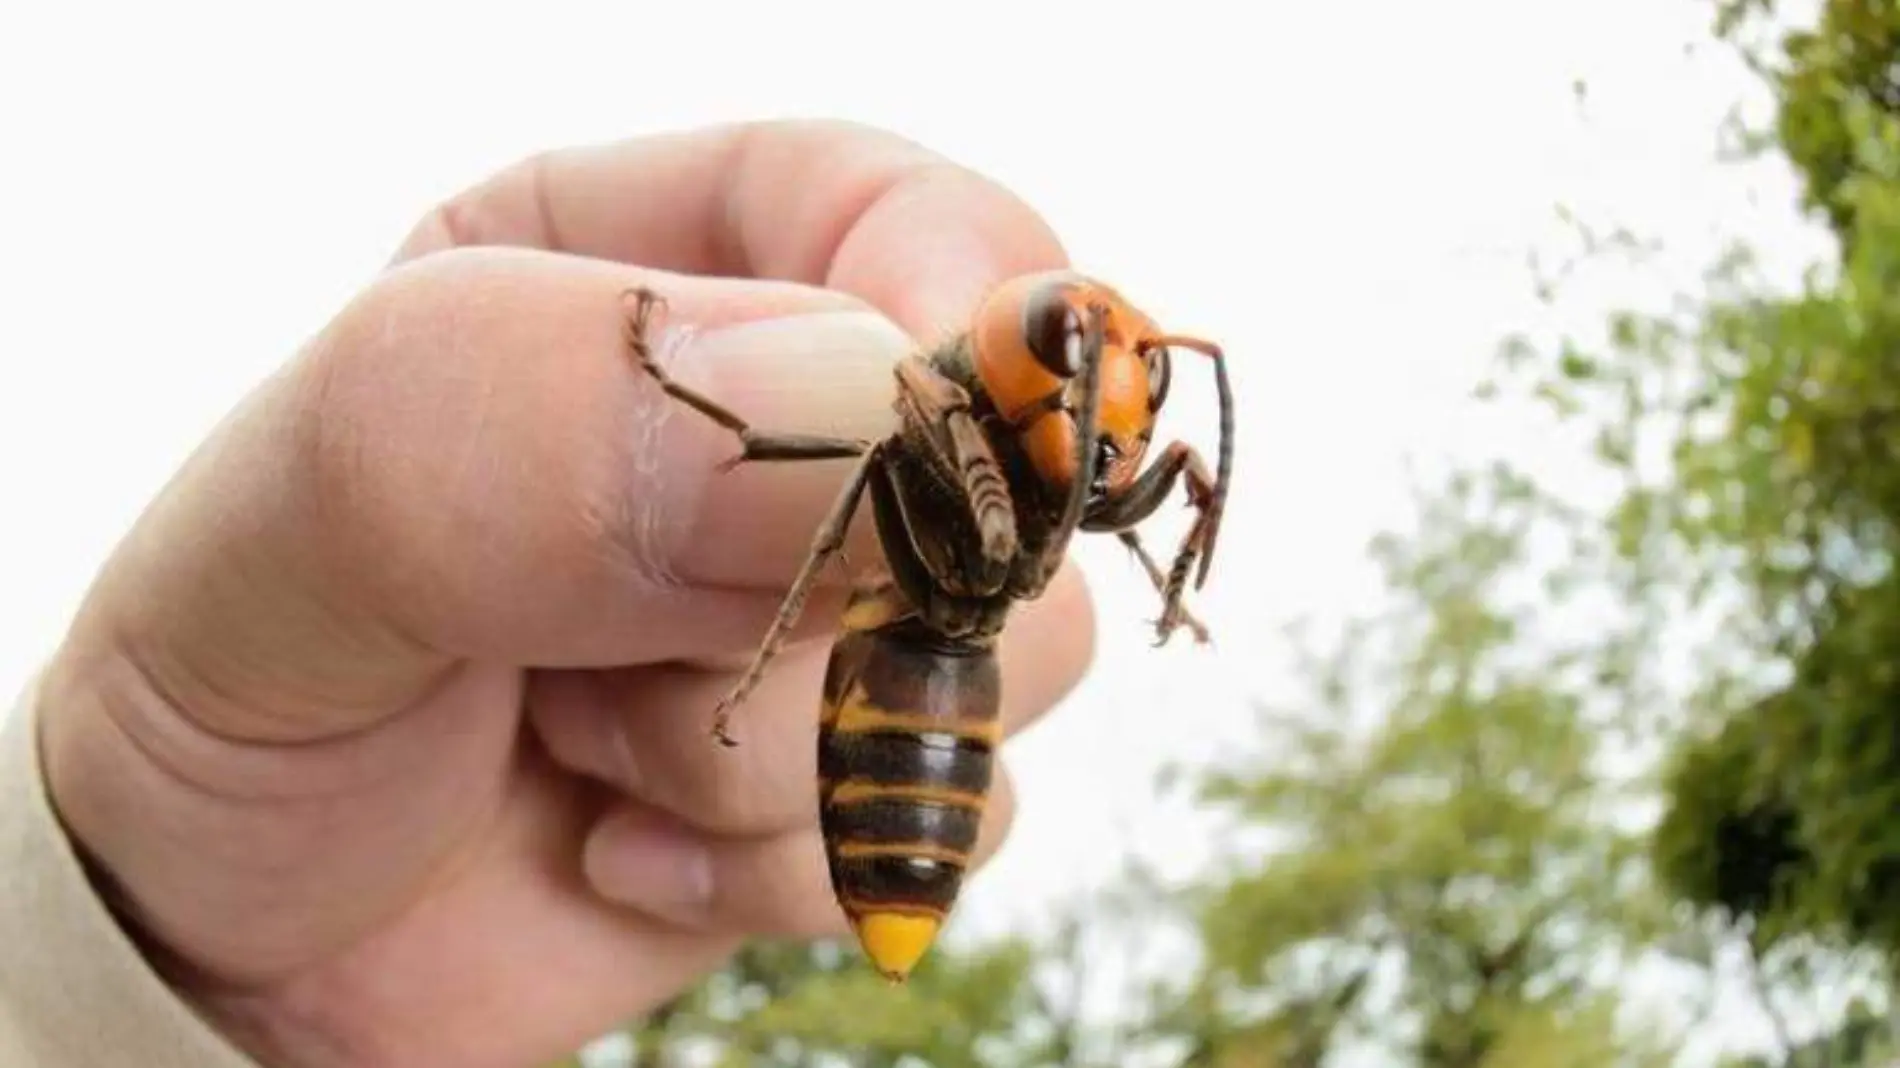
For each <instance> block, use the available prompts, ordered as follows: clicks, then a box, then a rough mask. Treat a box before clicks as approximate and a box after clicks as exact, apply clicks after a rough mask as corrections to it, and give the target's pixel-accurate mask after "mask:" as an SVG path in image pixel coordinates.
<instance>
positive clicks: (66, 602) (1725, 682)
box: [0, 0, 1900, 1068]
mask: <svg viewBox="0 0 1900 1068" xmlns="http://www.w3.org/2000/svg"><path fill="white" fill-rule="evenodd" d="M4 25H5V30H4V31H0V119H3V120H4V124H5V135H6V144H7V149H8V151H7V161H8V162H7V163H6V165H5V166H4V168H0V190H4V193H5V195H4V196H0V235H4V236H3V237H0V273H3V274H4V282H5V285H4V288H3V289H0V294H3V295H0V518H4V520H5V522H4V524H3V525H0V547H3V548H4V552H0V684H4V685H6V686H8V687H10V688H15V687H18V686H19V685H21V684H23V683H24V682H25V681H26V680H27V678H28V677H29V675H30V673H31V672H32V671H33V670H34V668H35V666H36V665H37V664H38V663H39V662H40V661H41V660H42V659H43V658H44V657H45V656H46V655H47V654H48V653H49V652H50V650H51V649H52V648H53V646H54V645H55V644H56V643H57V641H58V640H59V637H60V634H61V631H62V628H63V627H64V625H65V622H66V620H67V618H68V616H69V614H70V613H71V611H72V610H73V608H74V606H75V605H76V603H77V601H78V598H79V597H80V595H81V593H82V591H83V590H84V588H85V585H86V584H87V582H88V581H89V579H90V577H91V574H92V572H93V570H94V569H95V568H96V567H97V566H98V564H99V563H100V562H101V560H102V559H103V558H104V556H105V555H106V554H107V553H108V552H109V551H110V549H111V547H112V545H113V544H114V542H115V541H116V539H117V538H118V537H119V536H120V534H121V532H122V531H123V530H124V529H125V527H126V526H127V524H129V523H130V521H131V520H132V519H133V517H134V516H135V515H136V514H137V513H138V512H139V510H140V509H141V508H142V507H143V506H144V503H145V502H146V501H147V500H148V498H149V497H150V496H151V495H152V494H153V493H154V492H155V491H156V489H157V488H158V486H159V485H160V484H161V483H162V482H163V480H164V479H165V478H166V477H167V476H168V475H169V474H170V472H171V471H172V470H173V469H174V468H175V467H176V466H177V465H178V464H179V463H180V462H181V461H182V460H183V459H184V457H185V456H186V455H187V454H188V453H189V451H190V450H191V449H192V448H193V447H194V446H195V445H196V443H197V442H198V441H199V439H200V438H201V437H202V436H203V435H204V434H205V433H206V432H207V431H208V430H209V429H210V427H211V426H212V424H213V423H214V422H215V421H216V420H217V419H218V418H219V417H220V416H221V414H222V413H223V412H224V411H225V410H226V409H227V408H228V407H229V406H230V405H232V404H233V403H234V402H235V401H236V400H237V399H238V398H239V397H240V396H241V395H242V394H243V393H244V392H245V391H247V390H248V389H250V388H251V387H252V386H253V385H254V384H255V383H256V382H257V381H258V380H259V379H260V378H262V377H264V376H265V375H267V374H269V373H270V372H271V370H272V369H273V368H274V367H275V366H276V365H277V364H278V363H279V362H280V361H282V360H284V359H285V358H286V357H287V356H288V355H289V354H290V353H291V352H292V351H293V350H294V349H295V348H296V347H297V346H298V345H299V344H300V343H301V341H302V340H303V339H304V338H305V337H307V336H308V335H309V334H310V333H312V332H313V331H315V330H316V329H317V328H318V327H319V326H320V325H321V324H322V323H323V322H324V321H325V320H326V319H327V318H329V317H330V316H331V315H332V314H333V313H334V312H335V311H336V310H337V309H338V308H339V306H340V305H341V304H342V303H343V302H344V301H345V300H346V299H347V298H348V297H349V296H350V295H351V294H352V293H353V292H354V291H356V290H357V289H358V288H360V287H361V286H363V285H364V284H365V283H366V281H367V280H368V279H369V278H370V277H371V276H372V275H373V274H374V273H375V272H376V271H377V270H378V269H379V267H380V265H381V264H382V263H383V262H384V260H385V259H386V258H387V256H388V255H389V254H390V253H391V252H392V251H393V250H394V248H395V246H396V244H397V243H398V242H399V241H400V240H401V239H402V237H403V235H404V234H405V233H406V232H407V230H408V229H409V227H410V225H411V224H412V222H413V221H414V220H415V219H416V218H417V217H419V216H420V215H421V214H422V213H423V212H424V211H426V210H427V209H428V208H429V207H430V206H431V205H432V204H434V203H435V202H436V201H437V200H439V199H440V198H442V197H444V196H447V195H449V194H451V193H453V192H455V191H456V190H458V189H460V188H461V187H463V186H465V185H467V184H469V183H470V182H472V181H475V180H477V179H479V178H481V177H482V176H484V175H486V174H488V173H489V172H490V171H492V170H494V169H496V168H498V167H501V166H503V165H505V164H507V163H509V162H512V161H513V160H514V159H516V158H517V157H519V156H522V155H525V154H527V153H530V152H534V151H537V150H540V149H543V148H546V147H550V146H554V145H559V144H565V143H572V142H583V141H595V140H603V139H611V138H619V137H624V136H632V135H638V134H642V133H650V132H656V131H660V130H666V129H673V128H678V127H683V126H693V125H700V124H706V123H714V122H724V121H731V120H742V119H758V118H769V117H775V116H829V117H840V118H849V119H856V120H860V121H863V122H868V123H873V124H876V125H880V126H885V127H888V128H891V129H893V130H896V131H898V132H900V133H903V134H905V135H907V136H910V137H912V138H914V139H916V140H919V141H922V142H924V143H926V144H928V145H930V146H932V147H933V148H935V149H937V150H939V151H941V152H944V153H946V154H948V155H950V156H952V157H954V158H956V159H958V160H960V161H962V162H964V163H966V164H969V165H971V166H973V167H975V168H977V169H979V170H982V171H984V172H986V173H988V174H989V175H991V176H993V177H994V178H996V179H997V180H999V181H1001V182H1003V183H1004V184H1006V185H1008V186H1009V187H1011V188H1012V189H1014V190H1016V191H1017V192H1018V193H1020V194H1021V195H1022V196H1024V197H1025V198H1026V199H1027V200H1028V201H1029V202H1030V203H1032V204H1033V205H1035V206H1036V207H1037V208H1038V209H1040V210H1041V211H1042V212H1043V213H1044V214H1045V215H1046V216H1047V217H1048V218H1049V219H1050V220H1051V221H1052V222H1053V224H1054V225H1055V227H1056V229H1057V231H1058V232H1059V233H1060V234H1061V235H1062V236H1063V238H1064V240H1065V241H1066V243H1067V244H1068V247H1069V249H1070V251H1071V253H1072V255H1073V257H1074V260H1075V262H1076V263H1077V265H1078V266H1080V267H1081V268H1083V269H1084V270H1087V271H1089V272H1091V273H1094V274H1097V275H1099V276H1101V277H1103V278H1106V279H1109V280H1111V281H1112V282H1113V283H1114V284H1116V285H1117V286H1119V287H1121V288H1122V289H1123V290H1124V291H1125V292H1126V293H1128V294H1129V295H1130V296H1131V297H1133V298H1134V299H1135V300H1136V301H1137V302H1138V303H1140V304H1141V305H1142V306H1143V307H1144V308H1146V309H1148V310H1150V311H1151V312H1153V313H1154V314H1155V315H1156V316H1157V317H1159V318H1160V319H1161V320H1162V321H1163V322H1165V323H1167V324H1168V325H1169V326H1170V328H1171V329H1175V330H1179V331H1183V332H1191V333H1197V334H1202V335H1205V336H1210V337H1213V338H1217V339H1219V340H1220V341H1221V342H1223V343H1224V344H1225V346H1226V348H1227V351H1228V352H1229V353H1230V354H1231V357H1232V361H1233V374H1234V377H1235V387H1236V391H1237V393H1238V396H1239V403H1240V428H1239V443H1240V444H1239V453H1238V462H1237V469H1236V487H1235V496H1234V500H1233V503H1232V505H1231V509H1230V513H1229V518H1228V520H1227V525H1226V527H1225V528H1224V532H1223V540H1222V554H1223V555H1222V557H1221V559H1220V561H1219V562H1218V564H1217V566H1216V568H1215V570H1214V574H1213V577H1212V581H1211V582H1210V584H1209V586H1208V588H1207V589H1206V590H1205V591H1204V592H1203V593H1202V594H1201V595H1200V596H1199V598H1198V599H1197V600H1196V601H1195V602H1194V607H1195V610H1196V612H1197V613H1198V614H1199V615H1200V616H1201V618H1203V619H1204V620H1206V621H1207V623H1208V624H1209V625H1210V627H1211V629H1212V630H1213V631H1214V634H1215V642H1216V644H1215V646H1214V647H1213V648H1212V649H1197V648H1194V647H1192V645H1191V643H1189V642H1186V641H1183V640H1177V641H1176V642H1175V643H1173V645H1172V646H1171V647H1170V648H1167V649H1165V650H1153V649H1150V648H1149V647H1148V646H1149V642H1150V636H1151V631H1150V629H1149V626H1148V622H1149V620H1150V618H1151V617H1152V615H1153V613H1154V602H1153V595H1152V592H1151V591H1150V590H1149V588H1148V587H1147V585H1146V580H1145V579H1144V578H1143V577H1142V576H1141V574H1140V573H1139V572H1138V571H1137V570H1136V569H1135V568H1134V566H1133V565H1132V564H1131V562H1130V561H1129V560H1128V559H1127V558H1126V556H1125V554H1124V553H1123V552H1122V551H1121V550H1120V548H1119V547H1118V546H1116V545H1115V544H1114V543H1113V542H1112V541H1109V542H1108V543H1107V544H1091V545H1087V546H1084V547H1083V548H1081V549H1080V550H1079V552H1080V555H1081V557H1082V560H1083V563H1084V565H1085V567H1086V568H1087V570H1088V572H1089V574H1090V577H1091V578H1092V580H1093V581H1094V585H1095V588H1096V590H1097V598H1098V601H1099V604H1100V607H1101V612H1102V623H1101V626H1102V632H1103V637H1102V643H1101V653H1100V659H1099V662H1098V665H1097V667H1096V670H1095V672H1094V674H1093V676H1092V678H1091V679H1090V680H1089V681H1088V682H1087V683H1086V684H1085V685H1084V687H1083V688H1082V689H1081V690H1080V691H1078V692H1077V693H1076V694H1075V695H1074V697H1073V698H1072V699H1071V700H1070V701H1069V702H1068V703H1067V704H1066V705H1065V707H1063V708H1062V709H1060V710H1058V712H1057V713H1056V714H1055V715H1054V716H1052V717H1051V718H1050V719H1049V720H1048V721H1047V722H1046V723H1044V724H1043V725H1040V726H1039V727H1037V728H1036V729H1035V730H1034V731H1033V732H1031V733H1030V734H1029V735H1027V736H1025V737H1024V738H1023V739H1022V740H1021V741H1020V742H1019V743H1017V744H1016V745H1014V746H1013V747H1012V750H1011V757H1010V759H1011V762H1012V765H1013V767H1014V770H1015V773H1016V777H1017V780H1018V783H1019V785H1020V790H1019V792H1020V795H1021V807H1022V812H1021V816H1020V818H1019V821H1018V823H1017V827H1016V831H1015V833H1014V835H1013V837H1012V839H1011V841H1010V843H1009V845H1008V846H1007V848H1006V849H1005V851H1004V853H1003V854H1002V856H1001V857H1000V858H999V859H998V860H997V861H996V862H995V864H994V865H993V866H992V867H991V868H989V869H987V870H986V871H985V872H984V873H983V874H982V875H981V876H980V877H978V878H977V879H976V880H975V882H974V883H973V885H972V886H971V888H970V891H969V894H968V897H967V899H966V903H965V905H964V906H963V908H962V911H961V913H960V915H959V918H958V920H957V922H956V924H955V925H954V927H953V930H952V935H951V938H950V939H949V942H948V943H947V945H946V946H945V947H944V949H943V950H942V951H940V952H939V953H938V954H937V955H935V956H934V957H933V958H932V959H931V961H930V962H929V963H928V964H927V965H926V967H925V968H924V970H923V971H922V973H921V974H920V975H919V976H918V978H917V979H916V980H915V981H914V982H913V983H912V985H911V986H910V987H908V988H906V989H893V988H889V987H887V986H886V985H885V984H883V983H882V982H881V981H880V980H877V979H876V978H875V977H874V976H873V975H872V974H871V973H870V972H869V971H868V969H866V968H864V967H863V966H862V963H861V961H860V960H859V959H858V958H857V956H856V954H855V950H848V949H844V948H841V947H836V946H819V947H805V946H771V945H768V946H759V947H756V948H755V949H754V950H752V951H749V952H748V953H747V954H746V955H744V956H743V957H742V958H741V959H739V960H738V961H737V962H735V964H734V965H733V967H732V968H730V969H729V970H727V971H726V972H724V973H722V974H720V975H718V976H716V977H714V979H712V980H711V981H709V982H708V983H707V984H706V985H705V986H704V987H703V988H701V989H699V990H696V991H694V992H692V993H691V994H690V995H689V996H687V997H685V998H683V999H681V1000H680V1001H678V1002H677V1003H675V1004H672V1005H669V1006H667V1007H665V1008H664V1009H663V1010H662V1011H660V1012H659V1013H657V1014H655V1015H654V1016H652V1017H650V1018H648V1019H645V1020H632V1021H628V1023H627V1027H626V1030H625V1031H624V1032H623V1033H618V1034H615V1035H610V1036H605V1037H604V1038H603V1039H602V1040H601V1042H600V1043H598V1044H597V1045H596V1046H594V1047H592V1048H590V1049H589V1050H586V1051H583V1052H582V1053H581V1054H580V1055H579V1057H580V1058H581V1059H582V1060H585V1061H586V1063H589V1064H598V1065H607V1064H621V1065H640V1066H648V1068H657V1066H661V1065H666V1066H675V1068H684V1066H687V1065H720V1066H732V1068H737V1066H751V1065H759V1066H768V1065H769V1066H786V1068H791V1066H809V1068H819V1066H826V1065H862V1066H880V1068H922V1066H935V1068H965V1066H968V1068H978V1066H984V1068H1029V1066H1044V1065H1068V1066H1090V1068H1096V1066H1102V1068H1107V1066H1124V1065H1126V1066H1144V1065H1155V1066H1186V1065H1198V1066H1208V1068H1299V1066H1313V1068H1318V1066H1322V1065H1324V1066H1328V1068H1332V1066H1339V1065H1373V1066H1383V1065H1393V1066H1421V1068H1477V1066H1485V1068H1495V1066H1506V1065H1511V1066H1515V1065H1539V1066H1541V1065H1554V1066H1578V1068H1583V1066H1598V1065H1605V1066H1610V1065H1616V1066H1620V1065H1722V1066H1727V1068H1741V1066H1750V1068H1770V1066H1790V1068H1792V1066H1809V1068H1814V1066H1822V1065H1827V1066H1851V1065H1865V1066H1872V1065H1883V1064H1890V1063H1894V1059H1895V1058H1896V1057H1900V1026H1897V1023H1900V1017H1896V1015H1895V1011H1894V1008H1893V999H1892V996H1891V995H1892V993H1893V989H1894V988H1893V982H1894V979H1893V974H1892V965H1893V962H1894V961H1895V957H1896V954H1900V821H1896V820H1895V819H1894V818H1893V817H1894V814H1895V813H1896V812H1900V678H1896V674H1895V671H1894V668H1893V666H1892V664H1891V661H1890V660H1889V657H1890V656H1891V651H1892V650H1893V649H1894V648H1895V647H1896V645H1900V578H1897V577H1896V576H1895V575H1893V573H1892V568H1891V560H1892V555H1893V549H1894V545H1895V540H1896V537H1897V536H1900V535H1897V534H1896V520H1900V470H1896V469H1895V468H1894V467H1893V466H1892V465H1891V464H1890V462H1889V461H1890V458H1891V457H1892V455H1893V452H1894V449H1895V448H1896V446H1900V422H1897V421H1896V416H1900V361H1897V360H1896V355H1895V354H1896V351H1900V350H1897V349H1896V345H1897V344H1900V301H1896V300H1895V299H1894V298H1893V296H1892V295H1891V294H1893V293H1894V292H1895V282H1896V281H1900V241H1897V239H1900V10H1897V9H1896V7H1895V6H1894V5H1893V4H1892V2H1891V0H1810V2H1804V3H1794V2H1772V0H1726V2H1723V0H1543V2H1540V3H1536V4H1530V3H1524V2H1522V0H1492V2H1485V0H1441V2H1438V3H1434V4H1417V3H1412V2H1410V0H1361V2H1359V3H1354V4H1324V3H1302V4H1295V3H1273V4H1255V5H1249V6H1245V7H1243V6H1240V5H1219V4H1214V3H1173V4H1167V5H1143V6H1136V5H1127V6H1125V7H1120V6H1115V5H1108V4H1100V3H1090V4H1083V3H1044V4H1037V5H1006V4H1002V3H982V2H959V3H956V4H936V5H895V4H890V5H870V4H847V3H827V2H820V0H807V2H804V3H798V4H786V5H769V4H764V3H759V4H737V3H705V4H687V3H678V4H665V5H661V4H645V5H630V4H605V3H600V4H545V5H537V6H535V7H534V8H532V9H530V8H528V7H527V6H526V5H513V6H508V7H503V8H500V9H498V10H490V11H478V10H476V9H475V8H474V6H473V5H450V4H422V3H416V4H407V5H400V6H397V5H369V4H351V3H330V4H323V5H317V6H305V7H302V8H297V9H289V8H276V7H267V6H263V5H243V6H241V5H237V4H230V5H222V6H220V5H205V4H191V3H170V4H162V5H146V6H134V5H129V4H124V5H109V4H97V3H92V4H88V3H77V4H67V5H61V6H57V7H56V6H54V5H36V6H33V7H30V8H28V7H25V6H20V7H16V8H13V9H10V10H9V11H8V12H7V13H6V14H5V16H4ZM1185 366H1186V368H1187V370H1186V372H1185V374H1184V375H1183V377H1184V378H1185V379H1186V380H1187V381H1189V382H1191V383H1196V384H1195V385H1186V386H1184V385H1177V386H1176V389H1175V393H1174V396H1175V397H1176V398H1178V399H1176V400H1174V401H1172V402H1171V404H1170V408H1169V416H1168V419H1167V421H1166V426H1165V427H1164V433H1167V434H1171V435H1175V436H1182V437H1186V438H1188V439H1190V440H1193V441H1196V442H1198V443H1201V444H1202V447H1203V448H1204V449H1211V447H1212V444H1213V431H1214V425H1213V414H1214V410H1213V403H1212V400H1213V395H1212V390H1211V389H1208V388H1205V385H1204V383H1205V382H1206V381H1207V379H1206V377H1205V374H1204V369H1202V368H1197V367H1195V366H1194V365H1192V364H1191V363H1188V364H1185ZM1164 515H1165V519H1164V521H1163V522H1162V524H1161V526H1160V528H1159V529H1158V530H1157V533H1156V536H1155V537H1154V538H1152V539H1151V542H1152V543H1154V544H1158V545H1167V544H1170V543H1171V540H1172V537H1173V536H1174V535H1176V534H1177V533H1178V532H1179V531H1180V530H1181V529H1183V526H1182V523H1183V521H1184V520H1185V514H1184V513H1183V512H1181V511H1179V510H1169V511H1168V512H1167V513H1164ZM814 707H815V706H814ZM548 981H549V982H560V981H562V980H561V977H560V976H558V975H550V976H549V977H548Z"/></svg>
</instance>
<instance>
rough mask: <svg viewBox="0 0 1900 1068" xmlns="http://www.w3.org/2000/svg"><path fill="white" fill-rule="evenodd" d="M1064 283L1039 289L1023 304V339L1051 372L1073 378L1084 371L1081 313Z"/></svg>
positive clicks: (1031, 351) (1031, 352)
mask: <svg viewBox="0 0 1900 1068" xmlns="http://www.w3.org/2000/svg"><path fill="white" fill-rule="evenodd" d="M1064 297H1065V294H1064V292H1063V288H1062V287H1061V286H1047V287H1044V288H1042V289H1039V290H1037V291H1036V293H1035V294H1034V295H1033V296H1031V297H1030V298H1029V300H1028V302H1027V303H1026V304H1024V305H1023V341H1024V342H1025V343H1026V344H1027V346H1028V348H1029V354H1030V355H1031V356H1034V357H1035V358H1036V362H1037V363H1039V364H1042V365H1043V366H1044V367H1046V368H1048V370H1049V373H1051V374H1054V375H1057V376H1060V377H1062V378H1074V377H1075V376H1076V375H1077V374H1080V373H1081V371H1082V317H1081V316H1080V315H1078V314H1076V311H1075V307H1074V306H1073V305H1071V304H1070V303H1069V302H1068V301H1067V300H1066V299H1064Z"/></svg>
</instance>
